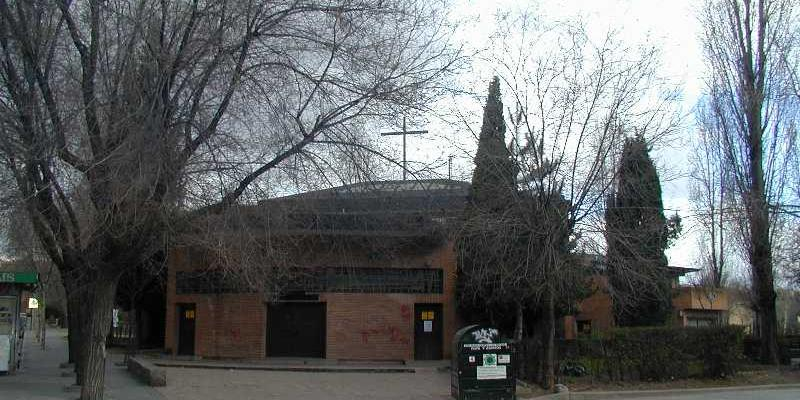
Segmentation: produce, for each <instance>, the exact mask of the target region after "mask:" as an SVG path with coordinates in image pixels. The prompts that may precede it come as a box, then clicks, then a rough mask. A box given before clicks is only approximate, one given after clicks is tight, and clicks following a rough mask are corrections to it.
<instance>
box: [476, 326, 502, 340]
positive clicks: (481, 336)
mask: <svg viewBox="0 0 800 400" xmlns="http://www.w3.org/2000/svg"><path fill="white" fill-rule="evenodd" d="M496 337H497V329H494V328H483V329H478V330H476V331H473V332H472V338H473V339H475V342H476V343H494V338H496Z"/></svg>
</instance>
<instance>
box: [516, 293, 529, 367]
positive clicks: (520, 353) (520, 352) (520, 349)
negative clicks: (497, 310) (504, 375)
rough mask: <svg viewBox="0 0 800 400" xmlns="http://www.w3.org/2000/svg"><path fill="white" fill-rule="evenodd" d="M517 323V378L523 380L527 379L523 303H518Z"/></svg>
mask: <svg viewBox="0 0 800 400" xmlns="http://www.w3.org/2000/svg"><path fill="white" fill-rule="evenodd" d="M516 308H517V309H516V322H515V325H514V345H515V346H516V347H517V363H516V364H517V377H518V378H520V379H522V378H524V377H525V362H524V360H525V359H526V354H525V346H524V343H523V342H522V338H523V327H524V326H525V316H524V314H523V311H524V310H523V307H522V303H517V307H516Z"/></svg>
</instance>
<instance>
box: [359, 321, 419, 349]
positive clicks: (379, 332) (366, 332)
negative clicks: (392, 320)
mask: <svg viewBox="0 0 800 400" xmlns="http://www.w3.org/2000/svg"><path fill="white" fill-rule="evenodd" d="M360 333H361V342H362V343H364V344H366V343H369V338H370V336H378V337H384V338H388V339H389V341H390V342H393V343H402V344H409V343H410V340H409V339H408V336H406V335H405V334H403V332H402V331H401V330H400V329H399V328H398V327H396V326H394V325H384V326H382V327H378V328H369V329H362V330H361V332H360Z"/></svg>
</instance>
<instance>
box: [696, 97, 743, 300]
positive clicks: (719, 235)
mask: <svg viewBox="0 0 800 400" xmlns="http://www.w3.org/2000/svg"><path fill="white" fill-rule="evenodd" d="M708 111H709V110H707V109H705V108H703V107H702V106H700V107H698V110H697V113H698V125H699V126H698V132H697V139H696V141H697V143H696V146H695V147H694V154H693V155H692V157H693V158H692V166H693V171H692V187H691V194H692V202H693V204H694V213H695V215H696V218H697V220H698V221H699V222H700V226H701V227H702V229H703V231H702V234H701V238H700V239H699V240H700V243H699V244H700V249H701V251H702V254H701V256H700V257H701V266H702V268H703V270H702V271H701V277H702V278H701V282H698V283H700V284H701V285H702V286H707V287H710V288H716V289H718V288H721V287H722V286H723V285H724V283H725V278H726V275H727V274H728V273H729V271H728V259H727V255H728V254H729V253H730V252H731V251H730V249H729V247H730V245H731V243H728V242H727V241H726V239H728V235H729V233H726V230H728V231H730V230H731V229H733V227H732V226H731V219H733V218H734V215H735V214H736V212H735V211H734V210H733V209H732V205H731V202H730V201H729V196H730V194H729V193H727V191H726V187H728V186H730V184H731V183H732V182H731V181H730V176H729V174H728V173H727V169H726V168H725V161H724V155H723V154H722V147H721V146H720V145H719V143H718V142H717V141H716V135H715V132H717V131H718V130H717V129H716V128H715V126H714V125H715V120H714V118H712V117H711V116H710V115H708V113H707V112H708ZM726 246H727V247H726Z"/></svg>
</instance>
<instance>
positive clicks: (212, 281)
mask: <svg viewBox="0 0 800 400" xmlns="http://www.w3.org/2000/svg"><path fill="white" fill-rule="evenodd" d="M244 292H248V290H247V289H246V288H244V287H243V286H242V285H241V284H239V283H238V282H236V281H235V279H232V278H231V277H230V276H226V275H225V274H223V273H221V272H220V271H213V270H211V271H208V270H206V271H178V272H176V273H175V293H177V294H221V293H244Z"/></svg>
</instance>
